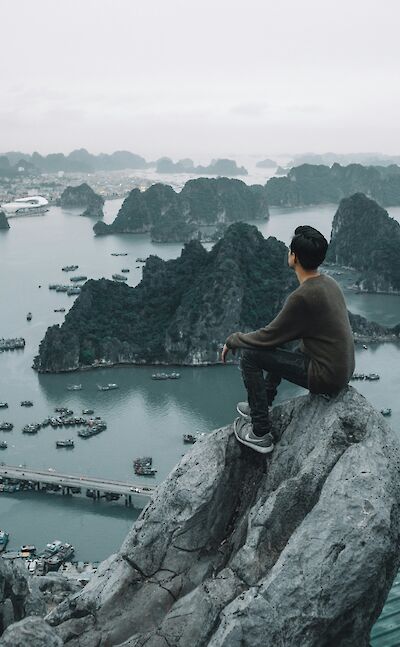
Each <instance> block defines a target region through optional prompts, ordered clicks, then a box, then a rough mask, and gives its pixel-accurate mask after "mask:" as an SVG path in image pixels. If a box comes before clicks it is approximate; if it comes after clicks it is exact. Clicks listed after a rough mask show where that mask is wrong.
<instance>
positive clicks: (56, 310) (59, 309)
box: [54, 308, 65, 312]
mask: <svg viewBox="0 0 400 647" xmlns="http://www.w3.org/2000/svg"><path fill="white" fill-rule="evenodd" d="M54 312H65V308H54Z"/></svg>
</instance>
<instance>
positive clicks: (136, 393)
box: [0, 201, 400, 560]
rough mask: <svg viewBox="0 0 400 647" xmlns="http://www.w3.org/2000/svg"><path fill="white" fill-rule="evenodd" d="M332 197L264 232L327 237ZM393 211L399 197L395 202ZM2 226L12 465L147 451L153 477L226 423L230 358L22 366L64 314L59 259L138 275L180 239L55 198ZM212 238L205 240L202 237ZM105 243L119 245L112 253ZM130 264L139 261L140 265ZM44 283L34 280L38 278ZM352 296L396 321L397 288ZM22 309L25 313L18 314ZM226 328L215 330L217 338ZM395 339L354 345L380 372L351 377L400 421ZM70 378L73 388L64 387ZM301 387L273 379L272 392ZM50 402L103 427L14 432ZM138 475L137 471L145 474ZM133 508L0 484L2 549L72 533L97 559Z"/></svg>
mask: <svg viewBox="0 0 400 647" xmlns="http://www.w3.org/2000/svg"><path fill="white" fill-rule="evenodd" d="M120 203H121V201H112V202H108V203H107V204H106V216H105V220H106V221H108V222H109V221H111V220H113V218H114V216H115V213H116V212H117V210H118V208H119V205H120ZM334 212H335V206H334V205H325V206H323V207H312V208H306V209H295V210H288V209H273V210H271V218H270V220H269V222H267V223H262V224H261V225H260V223H257V224H258V225H259V228H260V230H261V231H262V233H263V234H264V235H265V236H268V235H274V236H276V237H277V238H280V239H281V240H283V241H284V242H286V243H288V242H289V240H290V238H291V235H292V232H293V230H294V228H295V227H296V226H297V225H298V224H304V223H308V224H312V225H314V226H316V227H318V228H319V229H321V231H323V233H324V234H325V235H327V236H328V237H329V233H330V227H331V221H332V217H333V215H334ZM392 215H393V216H394V217H396V218H397V219H399V217H400V209H396V210H393V214H392ZM10 225H11V229H10V230H9V231H7V232H4V231H2V232H0V259H1V265H0V268H1V270H0V300H1V301H0V302H1V304H2V312H1V319H0V337H11V336H23V337H25V339H26V348H25V350H24V351H14V352H9V353H2V354H0V400H6V401H8V403H9V408H8V409H7V410H0V420H7V421H10V422H13V423H14V425H15V426H14V430H13V431H12V432H10V433H6V432H0V439H6V440H7V442H8V449H7V450H4V451H3V452H2V454H1V456H0V459H1V460H2V461H4V462H6V463H9V464H12V465H20V464H22V465H26V466H30V467H32V468H44V469H48V468H51V469H56V470H60V471H61V470H62V471H64V472H68V473H73V474H77V475H91V476H98V477H109V478H118V479H126V480H130V481H132V483H136V482H137V481H138V477H135V476H134V473H133V469H132V458H134V457H135V456H138V455H145V454H150V455H152V456H153V461H154V465H155V467H156V468H157V470H158V472H157V476H156V478H154V479H152V480H151V481H150V482H151V483H152V484H153V483H158V482H160V481H161V480H162V479H163V478H164V477H165V476H166V475H167V474H168V473H169V471H170V470H171V468H172V467H173V466H174V465H175V464H176V463H177V461H179V459H180V457H181V455H182V454H183V453H184V452H185V451H188V447H187V446H185V445H184V444H183V442H182V435H183V433H188V432H205V433H207V432H209V431H210V430H212V429H214V428H216V427H219V426H221V425H225V424H227V423H229V422H231V420H232V419H233V417H234V416H235V405H236V402H237V400H239V399H243V398H244V396H245V392H244V389H243V386H242V382H241V377H240V372H239V370H238V368H237V367H235V366H217V367H208V368H184V369H182V370H181V374H182V377H181V379H180V380H176V381H166V382H156V381H153V380H151V373H152V371H153V369H152V368H151V367H124V368H110V369H98V370H95V371H89V372H84V373H75V374H68V375H37V373H36V372H35V371H33V370H32V369H31V365H32V360H33V357H34V355H35V354H36V353H37V348H38V345H39V342H40V340H41V339H42V338H43V336H44V333H45V331H46V329H47V327H48V326H49V325H51V324H54V323H61V322H62V321H63V317H64V315H63V314H60V313H54V308H59V307H65V308H67V309H68V308H69V307H70V305H71V304H72V303H73V299H74V297H68V296H66V294H65V293H55V292H54V291H50V290H48V284H49V283H52V282H64V283H69V276H70V274H69V273H64V272H62V271H61V267H62V266H63V265H67V264H78V265H79V269H78V270H77V271H76V272H74V273H72V274H85V275H86V276H88V277H89V278H99V277H102V276H105V277H108V278H111V275H112V274H113V273H114V272H118V273H119V272H120V271H121V269H122V268H123V267H128V268H130V270H131V271H130V273H129V274H128V283H129V285H132V286H133V285H136V284H137V283H138V281H140V278H141V265H140V264H138V263H136V258H137V257H147V256H148V255H149V254H158V255H159V256H161V257H162V258H164V259H167V258H175V257H176V256H177V255H179V253H180V250H181V245H178V244H168V245H155V244H152V243H150V242H149V239H148V237H147V236H136V235H114V236H108V237H100V238H95V237H94V236H93V232H92V225H93V222H92V221H90V220H89V219H86V218H82V217H81V216H80V215H79V213H78V212H76V211H65V210H62V209H60V208H58V207H52V208H51V209H50V210H49V212H48V213H47V214H45V215H44V216H38V217H35V218H18V219H12V220H10ZM208 247H209V246H208ZM111 252H127V253H128V255H127V256H121V257H114V256H111ZM137 265H139V267H137ZM39 285H41V287H39ZM346 298H347V300H348V303H349V306H350V308H351V309H352V310H353V312H358V313H360V314H363V315H364V316H367V317H369V318H372V319H375V320H376V321H379V322H381V323H384V324H390V325H391V324H393V323H399V322H400V298H399V297H393V296H387V295H355V294H353V293H350V294H348V295H346ZM28 311H31V312H32V314H33V319H32V321H31V322H27V321H26V313H27V312H28ZM222 341H223V340H221V342H222ZM399 353H400V348H399V347H398V346H396V345H394V344H386V345H379V346H375V347H374V346H371V347H369V348H368V349H367V350H363V349H359V350H358V351H357V370H359V371H368V372H371V371H375V372H378V373H380V375H381V380H380V381H379V382H376V383H365V384H363V383H360V384H357V388H359V390H360V391H361V392H362V393H364V394H365V395H366V397H368V399H369V400H370V401H371V402H372V403H373V404H374V406H376V407H377V408H378V409H380V408H383V407H391V408H392V410H393V414H392V417H391V424H392V425H393V427H394V428H395V429H398V428H399V427H400V403H399V402H398V397H397V394H398V391H399V386H400V369H399V366H400V361H399V360H400V355H399ZM107 382H116V383H117V384H119V389H118V390H116V391H110V392H100V391H98V389H97V384H103V383H107ZM73 383H80V384H82V386H83V388H82V390H81V391H76V392H70V391H67V388H66V387H67V386H68V385H70V384H73ZM300 392H302V390H301V389H300V388H298V387H295V386H293V385H290V384H287V383H286V384H282V385H281V387H280V391H279V396H278V400H283V399H285V398H288V397H293V396H294V395H296V394H298V393H300ZM24 399H29V400H32V401H33V402H34V406H33V407H32V408H30V409H25V408H22V407H21V406H20V401H21V400H24ZM56 406H68V407H70V408H72V409H73V410H74V412H75V413H76V414H78V413H80V411H81V409H83V408H93V409H94V410H95V412H96V415H100V416H102V417H104V418H105V420H106V421H107V423H108V428H107V430H106V431H104V432H103V433H101V434H99V435H98V436H95V437H93V438H90V439H88V440H83V439H80V438H79V437H77V435H76V430H74V429H71V428H70V429H65V430H60V429H57V430H54V429H52V428H49V427H48V428H45V429H42V430H40V431H39V433H38V434H37V435H35V436H27V435H24V434H22V433H21V429H22V426H23V425H24V424H26V423H27V422H35V421H38V422H39V421H41V420H42V419H43V418H44V417H46V416H48V415H49V414H50V413H51V412H52V411H53V410H54V408H55V407H56ZM58 438H74V440H75V448H74V450H72V451H65V450H60V449H58V450H57V449H56V447H55V440H56V439H58ZM142 482H144V477H142ZM137 515H138V511H137V510H135V509H133V508H130V509H126V508H124V507H123V506H122V505H121V504H120V503H105V502H100V503H99V502H96V503H93V502H92V501H91V500H89V499H86V498H85V497H82V498H80V497H74V498H67V497H64V498H61V497H60V496H58V495H54V494H53V495H50V494H47V495H46V494H37V493H30V494H28V493H25V492H21V493H15V494H13V495H11V494H2V493H0V527H1V528H4V529H6V530H8V531H9V532H10V544H9V548H10V549H15V548H18V547H19V546H20V545H21V544H23V543H34V544H35V545H37V546H38V547H41V546H43V545H44V544H45V543H47V542H48V541H50V540H52V539H55V538H59V539H64V540H66V541H70V542H71V543H73V545H74V546H75V548H76V557H77V558H78V559H82V560H101V559H104V558H105V557H107V556H108V555H109V554H110V553H112V552H114V551H116V550H117V549H118V548H119V546H120V544H121V541H122V540H123V538H124V537H125V535H126V533H127V531H128V530H129V528H130V526H131V525H132V522H133V521H134V519H135V518H136V517H137Z"/></svg>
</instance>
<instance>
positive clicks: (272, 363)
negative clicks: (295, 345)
mask: <svg viewBox="0 0 400 647" xmlns="http://www.w3.org/2000/svg"><path fill="white" fill-rule="evenodd" d="M309 362H310V360H309V358H308V357H307V355H305V354H304V353H302V352H301V351H291V350H286V349H284V348H271V349H254V350H253V349H251V350H248V349H246V350H242V357H241V362H240V366H241V370H242V376H243V382H244V385H245V387H246V389H247V398H248V402H249V407H250V415H251V422H252V424H253V432H254V433H255V434H256V435H257V436H263V435H264V434H266V433H267V432H268V431H269V421H268V405H271V404H272V402H273V399H274V397H275V396H276V393H277V387H278V385H279V384H280V382H281V380H282V378H283V379H285V380H288V381H289V382H292V383H293V384H297V385H298V386H303V387H304V388H306V389H307V388H308V378H307V369H308V364H309ZM263 371H267V375H266V376H265V378H264V376H263Z"/></svg>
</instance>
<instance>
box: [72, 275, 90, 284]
mask: <svg viewBox="0 0 400 647" xmlns="http://www.w3.org/2000/svg"><path fill="white" fill-rule="evenodd" d="M69 280H70V281H72V283H79V281H87V276H83V275H82V276H70V277H69Z"/></svg>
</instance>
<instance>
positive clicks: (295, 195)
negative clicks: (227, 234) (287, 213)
mask: <svg viewBox="0 0 400 647" xmlns="http://www.w3.org/2000/svg"><path fill="white" fill-rule="evenodd" d="M266 191H267V200H268V204H269V205H271V206H272V205H274V206H285V207H301V206H304V205H309V204H323V203H327V202H333V203H339V202H340V200H341V199H342V198H345V197H348V196H350V195H352V194H353V193H358V192H361V193H365V194H366V195H368V196H369V197H371V198H373V199H374V200H377V201H378V202H379V203H380V204H382V205H383V206H386V207H389V206H394V205H400V167H399V166H396V165H395V164H392V165H390V166H362V165H361V164H349V165H348V166H341V165H340V164H333V166H332V167H329V166H324V165H312V164H303V165H301V166H297V167H295V168H292V169H290V171H289V172H288V173H287V176H286V177H279V178H278V177H273V178H270V179H269V180H268V182H267V184H266Z"/></svg>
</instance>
